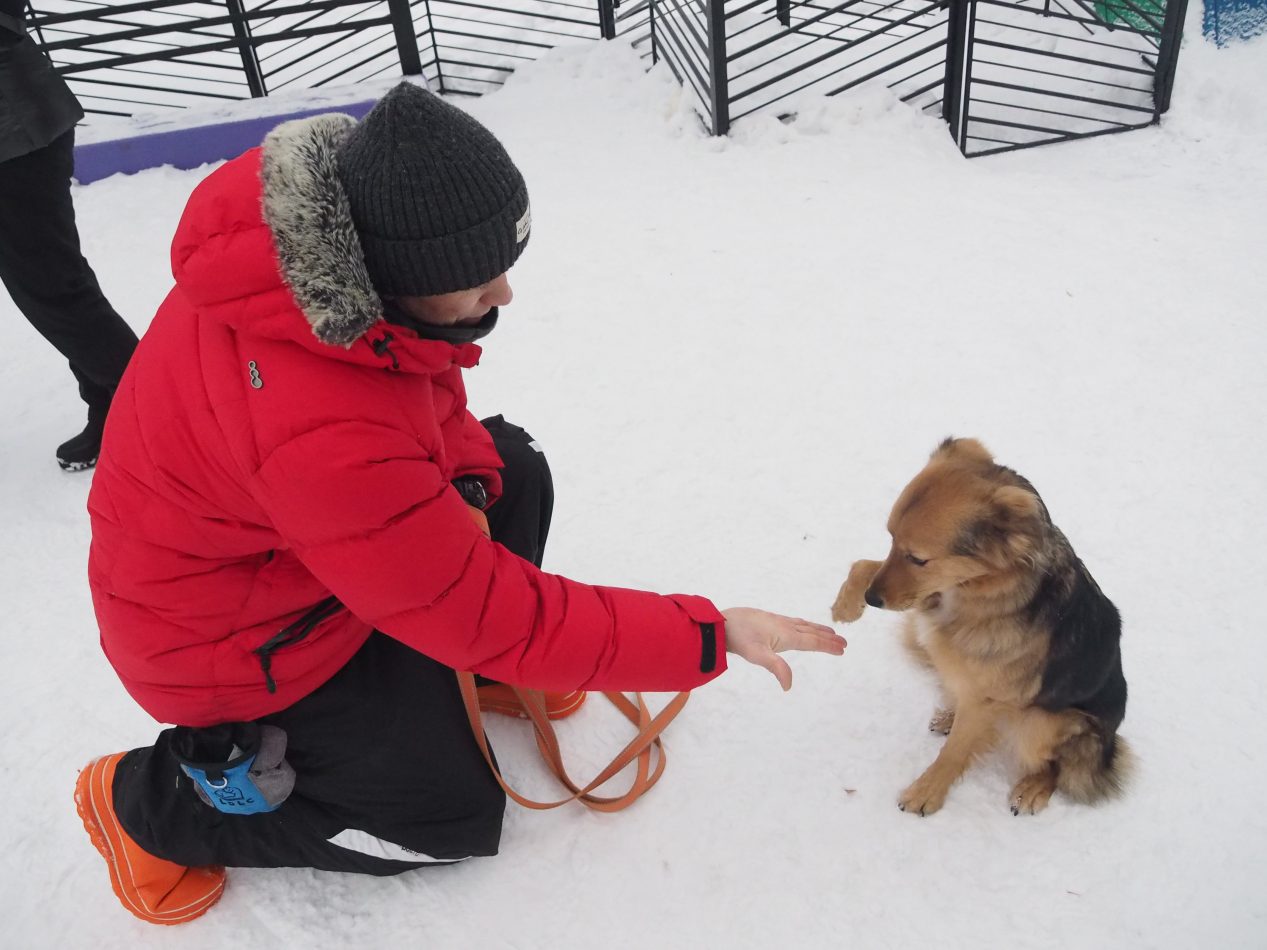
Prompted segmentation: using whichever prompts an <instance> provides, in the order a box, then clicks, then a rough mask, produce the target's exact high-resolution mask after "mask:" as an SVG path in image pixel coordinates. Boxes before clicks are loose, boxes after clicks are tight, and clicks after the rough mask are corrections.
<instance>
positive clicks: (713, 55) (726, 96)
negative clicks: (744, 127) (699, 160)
mask: <svg viewBox="0 0 1267 950" xmlns="http://www.w3.org/2000/svg"><path fill="white" fill-rule="evenodd" d="M704 2H705V3H706V4H707V6H708V59H709V72H710V76H709V93H710V98H711V102H710V105H711V106H712V111H713V134H714V135H725V134H726V133H727V132H729V131H730V79H729V77H728V76H727V75H726V10H725V0H704Z"/></svg>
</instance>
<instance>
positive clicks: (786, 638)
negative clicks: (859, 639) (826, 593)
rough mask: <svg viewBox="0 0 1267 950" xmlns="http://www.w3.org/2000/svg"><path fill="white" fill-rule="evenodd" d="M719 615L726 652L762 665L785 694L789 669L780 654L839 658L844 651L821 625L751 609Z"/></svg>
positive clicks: (838, 638) (833, 633)
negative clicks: (802, 652)
mask: <svg viewBox="0 0 1267 950" xmlns="http://www.w3.org/2000/svg"><path fill="white" fill-rule="evenodd" d="M722 616H724V617H725V618H726V652H727V653H735V654H737V655H739V656H741V657H743V658H744V659H745V660H747V661H748V662H749V663H755V664H756V665H757V666H764V667H765V668H766V669H767V670H769V671H770V672H771V673H773V674H774V678H775V679H777V680H778V681H779V685H780V686H782V687H783V689H784V690H785V691H786V690H789V689H791V688H792V668H791V667H790V666H788V665H787V661H786V660H784V659H783V657H781V656H779V654H780V653H783V652H784V651H786V650H809V651H812V652H814V653H831V654H833V655H835V656H840V655H841V654H842V653H844V652H845V646H846V643H845V638H844V637H842V636H840V635H839V634H837V633H836V631H835V630H833V629H832V628H831V627H826V626H823V625H822V624H821V623H810V621H808V620H801V619H800V618H797V617H784V616H783V615H781V614H772V613H770V612H768V611H765V610H757V609H756V608H755V607H731V608H730V609H729V610H723V611H722Z"/></svg>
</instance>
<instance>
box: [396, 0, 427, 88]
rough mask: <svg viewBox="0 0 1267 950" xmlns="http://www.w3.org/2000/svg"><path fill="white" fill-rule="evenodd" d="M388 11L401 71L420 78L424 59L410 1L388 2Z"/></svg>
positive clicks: (397, 0)
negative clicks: (421, 54) (419, 53)
mask: <svg viewBox="0 0 1267 950" xmlns="http://www.w3.org/2000/svg"><path fill="white" fill-rule="evenodd" d="M387 10H388V13H389V15H390V16H391V18H392V33H393V34H395V37H396V52H397V53H398V54H399V56H400V71H401V72H402V73H404V74H405V75H406V76H418V75H420V74H421V73H422V57H421V56H419V55H418V37H417V36H416V35H415V34H414V16H413V11H412V10H410V9H409V0H387Z"/></svg>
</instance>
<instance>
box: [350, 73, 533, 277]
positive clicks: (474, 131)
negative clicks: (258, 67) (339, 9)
mask: <svg viewBox="0 0 1267 950" xmlns="http://www.w3.org/2000/svg"><path fill="white" fill-rule="evenodd" d="M337 161H338V170H339V179H340V181H341V182H342V183H343V189H344V191H346V192H347V196H348V203H349V205H350V206H351V209H352V222H353V224H354V225H355V226H356V230H357V233H358V235H359V236H360V238H361V247H362V249H363V251H364V253H365V264H366V266H367V267H368V269H369V275H370V280H371V281H372V282H373V284H374V289H375V290H377V291H378V292H379V294H380V295H382V296H385V297H390V296H406V295H415V294H416V295H423V296H426V295H431V294H447V293H450V292H452V291H455V290H467V289H469V288H472V287H478V286H480V285H481V284H484V283H487V282H488V281H490V280H492V279H493V278H495V277H497V276H499V275H501V274H504V273H505V272H506V271H508V270H510V265H511V264H513V263H515V260H516V259H517V258H518V257H519V255H520V253H522V251H523V249H524V247H525V246H526V245H527V244H528V232H529V231H530V230H531V226H532V214H531V212H530V211H529V208H528V189H527V187H526V186H525V185H524V179H523V176H522V175H521V174H519V169H517V168H516V167H515V164H514V162H512V161H511V160H510V156H509V155H507V154H506V150H505V149H504V148H502V145H501V143H500V142H498V141H497V139H496V138H494V137H493V133H491V132H490V131H488V129H486V128H484V126H482V125H480V124H479V122H477V121H475V119H473V118H471V117H470V116H469V115H467V114H466V113H465V112H463V111H462V110H461V109H458V108H456V107H455V106H451V105H449V104H448V103H447V102H444V101H442V100H441V99H440V98H439V97H438V96H435V95H433V94H431V93H430V92H427V91H426V90H424V89H421V88H419V87H418V86H414V85H410V84H409V83H405V82H402V83H400V85H398V86H396V87H395V88H394V89H392V90H391V91H390V92H388V93H387V95H385V96H383V98H382V99H380V100H379V101H378V103H377V104H376V105H375V106H374V108H373V109H372V110H371V111H370V113H369V115H367V116H366V117H365V118H364V119H362V120H361V121H360V122H359V123H357V125H356V127H355V128H354V129H353V130H352V131H351V133H350V134H349V135H348V137H347V139H346V140H345V141H344V142H343V144H342V145H341V146H340V147H339V152H338V159H337Z"/></svg>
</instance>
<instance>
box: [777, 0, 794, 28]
mask: <svg viewBox="0 0 1267 950" xmlns="http://www.w3.org/2000/svg"><path fill="white" fill-rule="evenodd" d="M774 16H775V19H777V20H778V21H779V22H780V23H782V24H783V25H784V26H791V25H792V0H774Z"/></svg>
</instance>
